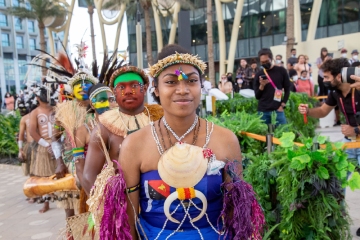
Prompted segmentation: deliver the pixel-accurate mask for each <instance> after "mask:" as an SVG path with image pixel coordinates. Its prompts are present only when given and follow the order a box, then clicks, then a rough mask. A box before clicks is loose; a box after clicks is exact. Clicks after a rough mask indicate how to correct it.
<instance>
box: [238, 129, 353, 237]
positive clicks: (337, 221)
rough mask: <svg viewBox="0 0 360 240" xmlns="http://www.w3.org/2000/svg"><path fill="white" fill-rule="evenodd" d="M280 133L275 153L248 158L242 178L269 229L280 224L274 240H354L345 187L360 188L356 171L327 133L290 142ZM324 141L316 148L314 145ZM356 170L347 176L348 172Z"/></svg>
mask: <svg viewBox="0 0 360 240" xmlns="http://www.w3.org/2000/svg"><path fill="white" fill-rule="evenodd" d="M294 139H295V135H294V133H284V134H283V136H282V137H281V138H280V141H281V146H279V147H278V148H277V149H276V150H275V151H274V152H273V153H271V154H270V155H268V154H259V155H257V156H255V155H251V156H248V157H249V158H250V159H251V160H250V162H249V164H248V167H247V168H246V169H245V172H244V176H245V179H246V181H248V182H249V183H251V184H252V186H253V187H254V190H255V192H256V193H257V194H258V197H259V200H260V202H261V205H262V206H263V208H264V210H265V213H266V221H267V224H268V225H269V227H271V226H273V225H275V224H279V225H278V227H277V229H276V230H275V231H274V232H273V234H271V236H272V239H352V237H351V233H350V219H349V215H348V213H347V211H346V208H345V203H344V195H345V192H344V187H347V186H349V187H350V188H351V189H352V190H353V189H359V188H360V175H359V173H358V172H354V169H355V166H354V165H353V164H352V163H351V162H349V161H348V159H347V155H346V154H345V153H344V151H343V150H342V149H341V147H342V143H335V144H331V143H329V142H326V139H327V138H326V137H321V136H319V137H317V138H314V139H313V138H307V139H306V140H305V141H304V142H303V143H304V146H303V147H297V146H295V145H294ZM315 142H316V143H319V144H323V146H324V147H323V148H322V149H318V148H317V147H316V146H317V145H314V143H315ZM348 172H354V173H353V174H352V177H351V178H350V180H347V173H348Z"/></svg>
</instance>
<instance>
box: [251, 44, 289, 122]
mask: <svg viewBox="0 0 360 240" xmlns="http://www.w3.org/2000/svg"><path fill="white" fill-rule="evenodd" d="M258 57H259V59H260V63H261V66H262V67H263V69H262V70H260V71H259V72H258V73H257V74H256V75H255V79H254V91H255V97H256V99H258V100H259V102H258V109H257V110H258V112H259V114H261V116H262V117H261V118H262V119H263V120H264V121H265V123H266V124H270V123H271V115H272V113H273V112H276V124H285V123H286V118H285V113H284V108H285V106H286V102H287V100H288V99H289V95H290V79H289V75H288V73H287V71H286V69H285V68H283V67H279V66H275V65H274V64H273V55H272V52H271V50H270V49H268V48H263V49H261V50H260V51H259V53H258Z"/></svg>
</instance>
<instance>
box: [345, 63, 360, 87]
mask: <svg viewBox="0 0 360 240" xmlns="http://www.w3.org/2000/svg"><path fill="white" fill-rule="evenodd" d="M351 75H355V76H358V77H360V68H358V67H344V68H342V69H341V79H342V81H343V82H344V83H351V84H352V83H355V80H353V79H351V78H350V76H351Z"/></svg>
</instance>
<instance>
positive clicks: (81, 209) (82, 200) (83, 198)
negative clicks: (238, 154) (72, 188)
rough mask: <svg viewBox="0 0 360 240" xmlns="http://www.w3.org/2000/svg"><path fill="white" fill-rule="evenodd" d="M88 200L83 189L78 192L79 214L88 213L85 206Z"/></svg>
mask: <svg viewBox="0 0 360 240" xmlns="http://www.w3.org/2000/svg"><path fill="white" fill-rule="evenodd" d="M87 199H88V197H87V195H86V193H85V190H84V188H81V190H80V199H79V213H85V212H87V211H89V206H88V205H87V204H86V200H87Z"/></svg>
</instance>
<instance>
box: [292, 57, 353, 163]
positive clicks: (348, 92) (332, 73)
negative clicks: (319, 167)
mask: <svg viewBox="0 0 360 240" xmlns="http://www.w3.org/2000/svg"><path fill="white" fill-rule="evenodd" d="M349 66H350V64H349V62H348V61H347V59H346V58H337V59H330V60H328V61H326V62H324V63H323V65H322V66H321V68H322V70H323V71H324V85H325V87H327V88H329V89H330V92H329V94H328V97H327V99H326V102H325V103H324V104H323V105H321V107H317V108H312V109H310V108H309V106H308V104H300V105H299V112H300V113H301V114H306V115H308V116H310V117H314V118H323V117H325V116H327V115H328V114H329V113H330V112H331V110H333V109H334V108H335V106H339V108H340V111H342V113H343V114H344V116H345V119H346V124H342V125H341V132H342V134H344V142H350V141H355V140H356V138H357V137H359V135H360V131H359V126H358V123H357V121H356V113H357V112H360V104H357V103H358V102H359V101H360V92H359V91H358V90H356V89H355V88H352V86H351V85H350V84H349V83H346V82H344V81H343V80H342V78H341V69H342V68H343V67H349ZM346 153H347V154H348V157H349V158H352V159H356V160H357V161H358V163H359V164H360V149H347V150H346Z"/></svg>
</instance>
